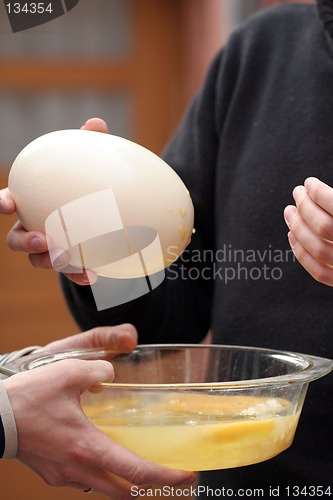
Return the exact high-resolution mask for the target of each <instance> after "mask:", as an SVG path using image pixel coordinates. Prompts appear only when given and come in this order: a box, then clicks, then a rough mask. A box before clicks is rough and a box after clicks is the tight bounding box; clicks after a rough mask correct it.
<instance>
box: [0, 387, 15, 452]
mask: <svg viewBox="0 0 333 500" xmlns="http://www.w3.org/2000/svg"><path fill="white" fill-rule="evenodd" d="M17 448H18V438H17V429H16V422H15V417H14V413H13V410H12V407H11V404H10V401H9V398H8V395H7V392H6V388H5V385H4V383H3V382H2V381H1V380H0V458H15V457H16V454H17Z"/></svg>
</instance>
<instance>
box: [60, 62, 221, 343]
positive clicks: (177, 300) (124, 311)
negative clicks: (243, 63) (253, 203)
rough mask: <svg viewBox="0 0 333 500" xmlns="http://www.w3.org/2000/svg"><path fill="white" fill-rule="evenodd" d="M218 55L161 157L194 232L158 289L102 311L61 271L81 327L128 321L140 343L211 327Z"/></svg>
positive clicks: (184, 337) (182, 338) (182, 337)
mask: <svg viewBox="0 0 333 500" xmlns="http://www.w3.org/2000/svg"><path fill="white" fill-rule="evenodd" d="M220 59H221V54H219V55H218V56H217V57H216V59H215V60H214V61H213V64H212V66H211V69H210V71H209V73H208V75H207V79H206V82H205V84H204V85H203V88H202V89H201V91H200V92H199V93H198V95H197V97H196V99H195V100H194V102H193V104H192V105H191V107H190V108H189V110H188V111H187V113H186V115H185V116H184V119H183V121H182V123H181V125H180V127H179V129H178V130H177V131H176V134H175V136H174V138H173V139H172V140H171V142H170V144H169V145H168V146H167V148H166V150H165V153H164V159H165V160H166V162H167V163H168V164H169V165H170V166H171V167H172V168H173V169H174V170H175V171H176V172H177V173H178V175H179V176H180V177H181V178H182V180H183V181H184V183H185V185H186V187H187V188H188V190H189V191H190V194H191V197H192V200H193V204H194V210H195V234H194V235H193V237H192V241H191V243H190V245H189V246H188V248H187V249H186V250H185V252H184V253H183V255H182V256H181V257H180V258H179V259H178V261H177V262H176V263H174V264H172V265H171V266H170V267H169V268H168V269H167V270H166V276H165V279H164V281H163V283H162V284H161V285H160V286H158V287H157V288H156V289H154V290H152V291H150V292H149V293H148V294H146V295H144V296H142V297H140V298H138V299H135V300H132V301H130V302H128V303H126V304H122V305H120V306H116V307H113V308H110V309H106V310H102V311H97V309H96V306H95V303H94V300H93V295H92V291H91V289H90V287H88V286H87V287H80V286H78V285H75V284H74V283H72V282H70V281H69V280H67V279H66V277H64V276H63V275H61V276H60V280H61V284H62V289H63V293H64V295H65V298H66V301H67V303H68V306H69V308H70V311H71V313H72V314H73V316H74V318H75V319H76V321H77V323H78V325H79V326H80V328H81V329H87V328H92V327H94V326H97V325H115V324H118V323H123V322H130V323H132V324H134V325H135V326H136V328H137V329H138V333H139V342H140V343H151V342H157V343H160V342H197V341H200V340H201V339H202V338H203V337H204V336H205V335H206V333H207V331H208V330H209V328H210V322H211V304H212V298H213V281H214V280H213V279H209V278H208V275H210V276H211V266H212V265H213V263H212V260H213V259H212V252H213V242H214V178H215V165H216V157H217V148H218V134H217V131H216V122H217V120H216V116H215V109H216V106H215V99H216V96H215V92H216V77H217V73H218V71H219V68H220V63H221V61H220ZM203 255H205V256H207V258H203ZM99 279H101V278H99ZM117 286H118V287H119V280H112V279H110V278H108V292H107V293H117ZM129 286H131V284H130V285H129ZM132 286H133V287H135V286H136V280H132ZM113 287H114V291H113Z"/></svg>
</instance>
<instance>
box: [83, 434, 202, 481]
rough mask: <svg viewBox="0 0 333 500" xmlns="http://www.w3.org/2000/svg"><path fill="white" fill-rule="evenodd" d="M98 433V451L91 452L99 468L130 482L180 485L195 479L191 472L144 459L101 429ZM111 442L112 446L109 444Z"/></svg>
mask: <svg viewBox="0 0 333 500" xmlns="http://www.w3.org/2000/svg"><path fill="white" fill-rule="evenodd" d="M99 434H100V438H99V439H98V446H95V447H94V450H98V453H97V455H96V454H95V453H93V454H92V456H91V460H92V463H94V464H95V465H97V467H98V468H100V469H104V470H106V471H109V472H112V474H114V475H116V476H119V477H121V478H123V479H125V480H126V481H128V483H130V484H136V485H140V484H160V485H164V484H168V485H180V484H192V483H193V482H194V481H195V479H196V476H195V474H194V473H193V472H189V471H181V470H176V469H169V468H167V467H164V466H162V465H159V464H156V463H154V462H150V461H149V460H144V459H142V458H140V457H138V456H137V455H135V454H134V453H132V452H131V451H129V450H128V449H126V448H123V447H122V446H120V445H118V444H117V443H115V442H113V441H112V440H110V438H108V437H107V435H106V434H104V433H103V432H102V431H99ZM96 436H97V435H96ZM96 436H95V438H96ZM111 443H112V446H110V444H111ZM115 457H117V460H115ZM91 487H93V486H91Z"/></svg>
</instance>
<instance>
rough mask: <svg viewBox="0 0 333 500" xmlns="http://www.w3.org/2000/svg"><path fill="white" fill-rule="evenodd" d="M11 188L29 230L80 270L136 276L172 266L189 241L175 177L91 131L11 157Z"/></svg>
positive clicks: (187, 203) (188, 218)
mask: <svg viewBox="0 0 333 500" xmlns="http://www.w3.org/2000/svg"><path fill="white" fill-rule="evenodd" d="M9 189H10V193H11V195H12V198H13V199H14V201H15V204H16V207H17V213H18V217H19V219H20V221H21V223H22V224H23V226H24V228H25V229H26V230H28V231H41V232H46V233H47V235H48V239H49V250H50V252H51V259H52V250H54V249H56V248H58V249H59V248H60V249H62V250H66V251H67V252H68V253H69V255H70V265H71V266H73V267H74V268H75V269H76V270H77V272H78V273H82V272H84V271H85V269H93V270H94V271H95V272H96V273H97V274H99V275H101V276H109V277H114V278H135V277H140V276H144V275H150V274H154V273H156V272H158V271H160V270H161V269H164V268H165V267H166V266H168V265H170V264H171V263H172V262H173V260H174V258H175V255H180V254H181V253H182V251H183V250H184V249H185V248H186V246H187V244H188V243H189V241H190V238H191V234H192V228H193V205H192V202H191V199H190V197H189V194H188V192H187V190H186V188H185V186H184V184H183V183H182V181H181V180H180V178H179V177H178V176H177V174H176V173H175V172H174V171H173V170H172V169H171V168H170V167H169V166H168V165H167V164H166V163H165V162H164V161H163V160H161V159H160V158H159V157H157V156H156V155H154V154H153V153H151V152H150V151H148V150H147V149H145V148H143V147H142V146H139V145H137V144H134V143H132V142H130V141H128V140H125V139H122V138H120V137H115V136H111V135H107V134H101V133H99V132H94V131H90V130H64V131H58V132H53V133H50V134H46V135H44V136H42V137H40V138H38V139H36V140H35V141H33V142H32V143H30V144H29V145H28V146H27V147H26V148H25V149H24V150H23V151H22V152H21V153H20V154H19V155H18V157H17V158H16V160H15V162H14V164H13V166H12V169H11V172H10V177H9Z"/></svg>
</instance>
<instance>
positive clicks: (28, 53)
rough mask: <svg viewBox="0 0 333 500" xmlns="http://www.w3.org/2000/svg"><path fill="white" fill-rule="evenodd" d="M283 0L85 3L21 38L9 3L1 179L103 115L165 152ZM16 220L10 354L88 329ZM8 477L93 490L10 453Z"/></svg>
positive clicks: (4, 221)
mask: <svg viewBox="0 0 333 500" xmlns="http://www.w3.org/2000/svg"><path fill="white" fill-rule="evenodd" d="M294 1H295V0H294ZM311 2H312V0H308V1H307V3H311ZM277 3H285V1H278V0H80V1H79V3H78V5H77V6H76V7H75V8H74V9H73V10H71V11H70V12H68V13H67V14H65V15H63V16H61V17H59V18H58V19H55V20H53V21H51V22H49V23H47V24H44V25H42V26H39V27H36V28H32V29H30V30H26V31H22V32H19V33H15V34H13V33H12V32H11V28H10V25H9V21H8V19H7V16H6V12H5V8H4V4H3V2H1V5H0V187H5V186H7V178H8V172H9V168H10V165H11V164H12V162H13V160H14V159H15V157H16V155H17V154H18V153H19V152H20V150H21V149H22V148H23V147H24V146H25V145H26V144H28V143H29V142H30V141H31V140H33V139H35V138H36V137H38V136H40V135H42V134H45V133H47V132H51V131H54V130H59V129H67V128H79V127H80V126H81V125H83V124H84V122H85V121H86V120H87V119H88V118H90V117H94V116H98V117H101V118H103V119H104V120H106V121H107V122H108V124H109V127H110V131H111V133H113V134H115V135H120V136H123V137H126V138H128V139H132V140H134V141H136V142H138V143H140V144H142V145H143V146H145V147H147V148H149V149H151V150H152V151H154V152H155V153H157V154H160V153H161V151H162V149H163V147H164V146H165V144H166V142H167V141H168V139H169V138H170V136H171V135H172V133H173V132H174V130H175V128H176V126H177V123H178V122H179V120H180V118H181V116H182V114H183V113H184V111H185V109H186V107H187V106H188V104H189V102H190V101H191V99H192V97H193V96H194V94H195V93H196V91H197V90H198V88H199V87H200V85H201V83H202V81H203V78H204V75H205V73H206V71H207V68H208V66H209V63H210V61H211V59H212V57H213V56H214V54H215V53H216V52H217V50H218V49H219V48H220V47H221V46H222V45H223V44H224V43H225V42H226V41H227V39H228V36H229V34H230V33H231V32H232V30H233V29H234V28H235V27H236V26H237V25H238V24H239V23H241V22H242V21H244V20H245V19H246V18H247V17H248V16H250V15H251V14H253V13H254V12H255V11H256V10H258V9H261V8H266V7H269V6H270V5H273V4H277ZM303 3H305V0H303ZM14 222H15V217H14V216H12V217H3V216H2V217H0V276H1V285H0V294H1V295H0V336H1V342H0V351H3V352H6V351H9V350H13V349H16V348H19V347H21V346H25V345H30V344H40V345H43V344H45V343H47V342H49V341H52V340H54V339H56V338H61V337H65V336H67V335H70V334H72V333H75V332H77V331H78V329H77V326H76V325H75V324H74V322H73V320H72V318H71V317H70V315H69V313H68V311H67V309H66V306H65V305H64V303H63V300H62V297H61V294H60V292H59V289H58V283H57V275H56V273H55V272H51V271H50V272H46V271H41V270H36V269H33V268H32V267H31V266H30V264H29V261H28V258H27V257H26V256H25V255H19V254H14V253H13V252H11V251H10V250H9V249H8V248H7V246H6V234H7V232H8V230H9V228H10V227H11V226H12V225H13V223H14ZM36 424H37V425H38V423H36ZM50 432H52V429H50ZM50 453H52V450H50ZM0 476H1V491H2V495H3V498H4V499H5V500H18V499H20V498H23V497H24V499H25V500H42V499H43V500H44V499H45V498H47V499H48V500H55V499H58V497H59V496H60V495H61V498H62V499H63V500H75V499H82V498H83V493H82V492H81V491H75V490H70V489H61V490H58V489H55V488H50V487H48V486H46V485H44V483H43V482H42V480H41V479H39V478H38V477H37V476H35V475H34V474H33V473H32V472H30V471H29V470H28V469H26V468H25V467H24V466H22V465H20V464H19V463H14V462H12V461H6V463H5V462H2V463H1V464H0ZM17 478H20V479H19V480H17ZM94 497H99V498H102V496H101V495H97V494H95V495H94Z"/></svg>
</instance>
